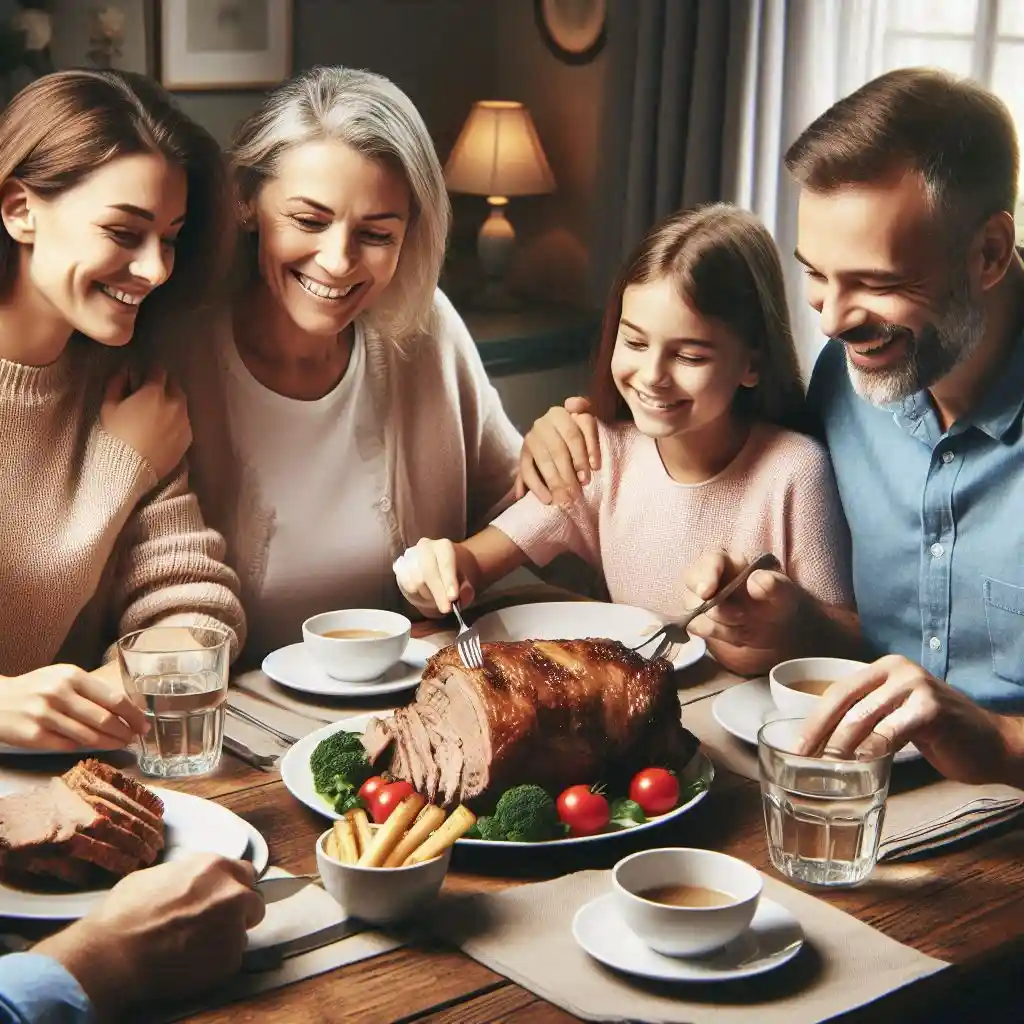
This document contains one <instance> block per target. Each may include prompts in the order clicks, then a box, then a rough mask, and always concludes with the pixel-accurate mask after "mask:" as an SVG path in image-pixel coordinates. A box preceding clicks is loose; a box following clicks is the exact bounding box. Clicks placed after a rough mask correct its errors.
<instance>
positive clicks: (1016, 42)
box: [872, 0, 1024, 239]
mask: <svg viewBox="0 0 1024 1024" xmlns="http://www.w3.org/2000/svg"><path fill="white" fill-rule="evenodd" d="M875 24H876V39H875V42H876V45H875V52H876V54H877V55H878V56H877V58H876V60H877V62H878V66H877V67H875V68H874V69H872V74H873V75H874V74H881V73H882V72H884V71H891V70H893V69H894V68H900V67H913V66H921V65H930V66H932V67H940V68H945V69H946V70H947V71H952V72H954V73H955V74H959V75H966V76H969V77H970V78H973V79H974V80H975V81H977V82H980V83H981V84H982V85H984V86H986V87H988V88H989V89H991V90H992V91H993V92H994V93H995V94H996V95H997V96H998V97H999V98H1000V99H1001V100H1002V101H1003V102H1004V103H1005V104H1006V105H1007V107H1009V108H1010V113H1011V114H1012V115H1013V119H1014V122H1015V123H1016V125H1017V133H1018V135H1019V136H1020V137H1021V138H1022V140H1024V3H1021V0H876V21H875ZM1022 192H1024V189H1022ZM1017 222H1018V225H1019V227H1018V235H1019V236H1021V237H1022V239H1024V197H1022V199H1021V200H1020V201H1019V203H1018V207H1017Z"/></svg>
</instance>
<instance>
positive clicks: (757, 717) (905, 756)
mask: <svg viewBox="0 0 1024 1024" xmlns="http://www.w3.org/2000/svg"><path fill="white" fill-rule="evenodd" d="M711 714H712V715H714V717H715V721H716V722H717V723H718V724H719V725H720V726H721V727H722V728H723V729H724V730H725V731H726V732H728V733H731V734H732V735H733V736H735V737H736V738H737V739H739V740H743V742H744V743H750V744H752V745H753V746H755V747H756V746H757V733H758V730H759V729H760V728H761V726H762V725H764V723H765V722H767V721H768V720H769V719H771V718H772V717H774V716H778V715H779V714H780V712H779V709H778V708H777V707H776V706H775V701H774V700H772V694H771V690H770V689H769V687H768V677H767V676H762V677H761V678H760V679H750V680H748V681H747V682H745V683H737V684H736V685H735V686H730V687H729V689H728V690H723V691H722V692H721V693H720V694H719V695H718V696H717V697H716V698H715V700H714V703H713V704H712V705H711ZM920 758H921V751H920V750H918V749H917V747H915V746H914V744H913V743H908V744H907V745H906V746H905V747H901V748H900V749H899V750H897V751H896V756H895V757H894V758H893V763H894V764H902V763H903V762H904V761H917V760H919V759H920Z"/></svg>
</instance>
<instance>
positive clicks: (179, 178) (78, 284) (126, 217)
mask: <svg viewBox="0 0 1024 1024" xmlns="http://www.w3.org/2000/svg"><path fill="white" fill-rule="evenodd" d="M187 195H188V184H187V179H186V175H185V172H184V171H183V170H182V169H181V168H179V167H174V166H171V165H169V164H168V163H167V161H166V160H164V158H163V157H161V156H157V155H156V154H153V153H140V154H133V155H131V156H123V157H118V158H117V159H115V160H112V161H110V163H107V164H104V165H103V166H101V167H100V168H98V169H97V170H96V171H94V172H93V173H92V174H90V175H89V176H88V177H87V178H85V179H84V180H83V181H82V182H80V183H79V184H78V185H76V186H75V187H74V188H71V189H69V190H68V191H67V192H64V193H62V194H60V195H58V196H56V197H54V198H52V199H43V198H42V197H41V196H38V195H35V194H33V193H30V192H28V191H27V190H26V189H25V188H24V187H23V186H21V185H20V184H19V183H17V182H15V181H12V182H9V183H8V186H7V188H6V189H5V192H4V196H3V201H2V212H3V219H4V225H5V227H6V228H7V230H8V232H9V233H10V234H11V237H12V238H14V239H15V241H17V242H19V243H21V249H20V264H19V277H23V278H24V280H23V281H22V282H21V286H22V287H25V286H27V289H28V290H29V291H30V292H31V293H32V297H33V301H34V303H35V305H36V307H37V309H38V310H39V311H40V312H41V314H42V315H43V316H52V317H53V319H54V320H55V321H57V322H62V323H63V324H65V325H66V326H67V328H68V329H70V330H72V331H79V332H81V333H82V334H85V335H87V336H88V337H90V338H93V339H94V340H95V341H98V342H100V343H101V344H104V345H124V344H126V343H127V342H128V341H130V340H131V337H132V333H133V332H134V330H135V318H136V316H137V314H138V311H139V306H140V304H141V303H142V302H143V300H144V299H145V298H146V296H147V295H149V294H150V292H152V291H153V289H154V288H157V287H159V286H160V285H161V284H163V283H164V282H165V281H166V280H167V278H168V277H169V276H170V274H171V271H172V270H173V268H174V243H175V239H176V238H177V235H178V232H179V230H180V229H181V225H182V223H183V221H184V219H185V204H186V200H187Z"/></svg>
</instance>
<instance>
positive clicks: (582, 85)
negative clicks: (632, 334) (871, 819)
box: [496, 0, 607, 306]
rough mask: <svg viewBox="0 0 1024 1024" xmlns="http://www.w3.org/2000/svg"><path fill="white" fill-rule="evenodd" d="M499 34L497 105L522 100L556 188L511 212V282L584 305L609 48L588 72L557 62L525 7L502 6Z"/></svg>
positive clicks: (517, 3) (516, 3)
mask: <svg viewBox="0 0 1024 1024" xmlns="http://www.w3.org/2000/svg"><path fill="white" fill-rule="evenodd" d="M496 29H497V47H496V48H497V63H496V67H497V82H496V87H497V89H498V91H499V92H500V93H501V95H500V96H499V97H497V98H500V99H513V100H521V101H522V102H523V103H524V104H525V105H526V107H527V108H528V109H529V111H530V113H531V114H532V115H533V119H534V122H535V123H536V125H537V133H538V135H539V136H540V139H541V143H542V145H543V146H544V151H545V153H546V154H547V157H548V161H549V162H550V164H551V169H552V171H553V172H554V175H555V180H556V183H557V190H556V191H555V192H554V193H553V194H551V195H550V196H537V197H524V198H522V199H516V200H513V201H512V203H511V204H510V207H509V217H510V219H512V221H513V223H514V224H515V226H516V230H517V232H518V234H519V238H520V241H521V248H520V253H519V257H520V258H519V260H518V263H517V266H516V267H515V268H514V274H513V281H514V282H515V283H518V284H519V285H520V286H521V287H522V288H523V290H524V291H526V292H528V293H529V294H538V295H544V296H546V297H548V298H551V299H553V300H556V301H562V302H566V303H568V304H570V305H581V306H584V305H589V304H591V303H590V302H589V299H590V296H589V295H588V262H589V261H588V250H589V248H590V244H591V239H592V236H593V231H594V218H595V217H597V216H598V215H599V211H598V210H597V209H596V173H597V154H598V150H599V134H600V121H601V112H602V105H603V102H604V84H605V78H606V67H607V48H605V50H604V51H602V52H601V53H600V54H598V56H597V57H596V58H595V59H594V60H592V61H591V62H590V63H589V64H583V65H578V66H573V65H569V64H565V63H564V62H562V61H560V60H559V59H558V58H557V57H555V56H554V54H552V53H551V52H550V51H549V50H548V49H547V47H546V46H545V45H544V43H543V41H542V39H541V37H540V33H539V32H538V31H537V26H536V24H535V23H534V15H533V3H532V2H529V0H505V2H502V3H500V4H499V6H498V12H497V18H496Z"/></svg>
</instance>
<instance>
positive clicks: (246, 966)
mask: <svg viewBox="0 0 1024 1024" xmlns="http://www.w3.org/2000/svg"><path fill="white" fill-rule="evenodd" d="M369 928H370V926H369V925H368V924H366V922H365V921H360V920H359V918H357V917H346V918H345V920H344V921H338V922H336V923H335V924H331V925H328V926H327V927H326V928H321V929H320V930H319V931H316V932H311V933H310V934H309V935H300V936H299V937H298V938H297V939H290V940H289V941H288V942H282V943H280V944H279V945H277V946H266V947H264V948H262V949H249V950H246V953H245V956H244V957H243V959H242V970H243V971H244V972H245V973H247V974H257V973H259V972H261V971H273V970H276V969H277V968H278V967H280V966H281V965H282V964H283V963H284V961H285V960H289V959H291V958H292V957H293V956H301V955H302V954H303V953H312V952H313V950H314V949H321V948H322V947H324V946H332V945H334V943H335V942H340V941H341V940H342V939H347V938H348V937H349V936H350V935H358V934H359V933H360V932H365V931H367V930H368V929H369Z"/></svg>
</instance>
